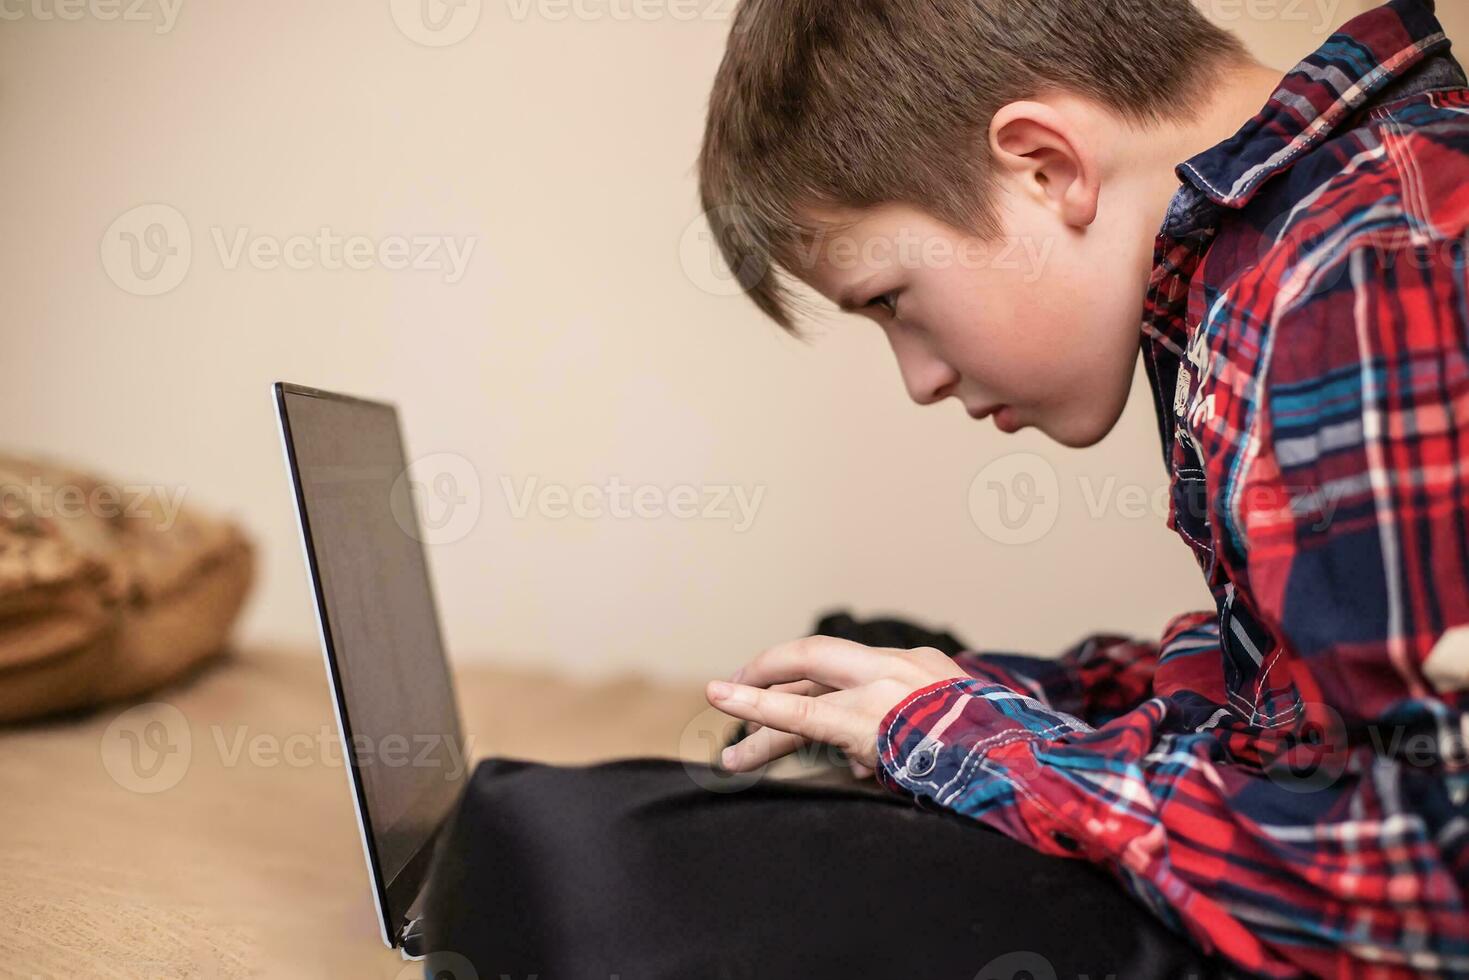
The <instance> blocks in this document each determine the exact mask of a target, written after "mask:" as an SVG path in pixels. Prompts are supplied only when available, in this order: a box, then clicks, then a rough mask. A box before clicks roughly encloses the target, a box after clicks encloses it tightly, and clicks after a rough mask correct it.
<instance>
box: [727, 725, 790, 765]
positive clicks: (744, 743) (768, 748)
mask: <svg viewBox="0 0 1469 980" xmlns="http://www.w3.org/2000/svg"><path fill="white" fill-rule="evenodd" d="M806 744H808V740H807V739H804V738H802V737H801V736H799V735H792V734H791V733H790V732H782V731H779V730H777V729H774V728H770V727H768V726H767V727H762V728H761V729H760V730H759V731H757V732H752V733H750V734H749V735H746V736H745V737H744V738H742V739H740V740H739V741H738V742H736V743H735V744H734V745H731V746H729V747H728V748H726V749H725V750H724V751H723V752H722V753H720V756H719V764H720V765H721V766H723V767H724V768H725V769H728V770H729V771H731V772H749V771H750V770H751V769H759V768H760V767H761V766H763V765H765V764H767V763H770V762H774V761H775V760H776V759H779V758H782V757H784V756H787V755H790V754H791V753H792V752H794V751H796V750H797V749H799V748H801V747H802V746H804V745H806Z"/></svg>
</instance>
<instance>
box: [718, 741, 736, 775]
mask: <svg viewBox="0 0 1469 980" xmlns="http://www.w3.org/2000/svg"><path fill="white" fill-rule="evenodd" d="M734 758H735V750H734V746H733V745H731V746H730V747H729V748H727V749H725V750H724V751H723V752H721V753H719V764H720V765H721V766H723V767H724V768H726V769H728V768H730V766H731V765H732V764H733V762H734Z"/></svg>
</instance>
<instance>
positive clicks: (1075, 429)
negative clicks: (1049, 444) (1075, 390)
mask: <svg viewBox="0 0 1469 980" xmlns="http://www.w3.org/2000/svg"><path fill="white" fill-rule="evenodd" d="M1120 416H1121V413H1120V412H1119V413H1116V414H1113V415H1112V416H1111V417H1110V418H1099V417H1098V416H1097V414H1096V413H1092V414H1090V415H1088V414H1085V413H1082V412H1077V413H1074V414H1072V415H1070V416H1068V417H1066V418H1060V419H1054V418H1053V419H1040V420H1037V421H1036V422H1035V423H1034V424H1035V427H1036V428H1037V429H1039V430H1040V431H1041V432H1043V433H1045V434H1046V435H1047V436H1048V437H1049V438H1051V439H1053V440H1055V441H1056V442H1058V443H1060V444H1061V445H1063V446H1065V447H1066V448H1067V449H1088V448H1090V447H1092V446H1095V445H1096V444H1097V443H1099V442H1101V441H1102V440H1103V439H1105V438H1106V437H1107V434H1108V433H1109V432H1111V431H1112V429H1113V428H1114V427H1115V426H1116V425H1117V419H1118V418H1119V417H1120Z"/></svg>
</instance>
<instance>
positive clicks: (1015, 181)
mask: <svg viewBox="0 0 1469 980" xmlns="http://www.w3.org/2000/svg"><path fill="white" fill-rule="evenodd" d="M990 153H991V155H992V157H993V160H994V164H995V168H996V170H997V171H998V172H999V173H1000V174H1002V175H1008V176H1009V177H1010V178H1011V181H1012V186H1013V187H1015V188H1018V190H1019V192H1020V193H1021V194H1025V195H1028V196H1030V197H1031V198H1032V199H1033V200H1035V201H1036V202H1037V203H1039V204H1042V205H1044V206H1046V207H1049V208H1051V209H1052V210H1053V211H1055V212H1056V214H1057V215H1058V216H1059V217H1060V218H1061V220H1062V221H1064V222H1065V223H1066V224H1068V225H1071V226H1072V227H1075V228H1084V227H1086V226H1088V225H1090V224H1091V223H1092V222H1093V221H1095V220H1096V218H1097V198H1098V197H1099V196H1100V194H1101V181H1100V178H1099V175H1098V167H1097V161H1096V158H1095V156H1094V154H1093V151H1092V148H1091V147H1090V146H1089V145H1088V144H1087V142H1086V141H1085V139H1084V138H1083V137H1082V133H1081V129H1080V127H1079V126H1078V125H1077V124H1076V123H1075V122H1074V121H1073V120H1071V119H1069V118H1068V117H1067V116H1066V115H1065V114H1063V113H1061V112H1058V111H1057V110H1056V109H1055V108H1053V107H1052V106H1049V105H1047V104H1045V103H1044V102H1011V103H1010V104H1009V105H1006V106H1004V107H1003V108H1001V109H1000V111H999V112H997V113H995V117H994V119H992V120H991V121H990Z"/></svg>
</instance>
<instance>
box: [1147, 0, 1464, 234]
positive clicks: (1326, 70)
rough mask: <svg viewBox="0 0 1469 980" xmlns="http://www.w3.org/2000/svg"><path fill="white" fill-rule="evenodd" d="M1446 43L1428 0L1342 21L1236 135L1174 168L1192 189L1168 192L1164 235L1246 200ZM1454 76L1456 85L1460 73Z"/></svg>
mask: <svg viewBox="0 0 1469 980" xmlns="http://www.w3.org/2000/svg"><path fill="white" fill-rule="evenodd" d="M1448 47H1449V39H1448V37H1447V36H1446V35H1445V34H1444V29H1443V26H1442V25H1441V24H1440V23H1439V22H1438V19H1437V18H1436V17H1435V16H1434V0H1391V2H1390V3H1387V4H1385V5H1383V6H1381V7H1377V8H1374V9H1373V10H1370V11H1368V12H1367V13H1365V14H1362V15H1360V16H1358V17H1356V18H1354V19H1352V20H1350V21H1348V22H1347V23H1346V25H1345V26H1343V27H1342V28H1341V30H1339V31H1338V32H1337V33H1335V34H1333V35H1332V36H1331V37H1330V39H1328V40H1327V42H1326V43H1325V44H1323V45H1322V46H1321V47H1320V48H1318V49H1317V50H1316V52H1315V53H1313V54H1312V55H1311V56H1310V57H1308V58H1306V59H1305V60H1304V61H1302V62H1301V63H1300V64H1298V65H1296V66H1295V67H1294V68H1292V69H1291V70H1290V72H1289V73H1288V74H1287V75H1286V76H1285V78H1284V79H1283V80H1282V81H1281V84H1280V87H1279V88H1277V89H1276V90H1275V94H1274V95H1272V96H1271V97H1270V101H1269V102H1267V103H1266V104H1265V107H1264V108H1263V109H1261V110H1260V112H1259V113H1258V114H1257V115H1256V116H1255V117H1254V118H1253V119H1251V120H1250V121H1249V122H1247V123H1245V124H1244V126H1243V127H1241V128H1240V130H1239V132H1237V133H1235V134H1234V135H1233V136H1231V137H1230V138H1229V139H1227V140H1225V141H1224V142H1222V143H1219V144H1218V145H1216V146H1214V147H1211V148H1210V149H1207V150H1205V151H1204V152H1203V153H1200V154H1198V155H1197V156H1194V157H1191V158H1190V159H1188V160H1186V161H1184V162H1183V163H1181V164H1179V165H1178V167H1177V174H1178V177H1179V179H1180V180H1182V181H1183V182H1184V190H1186V191H1187V190H1192V191H1194V192H1195V193H1191V194H1179V195H1178V196H1177V197H1175V199H1174V200H1173V202H1172V203H1171V204H1170V206H1169V208H1168V214H1167V217H1166V218H1165V220H1164V228H1163V230H1164V232H1165V233H1167V234H1171V235H1172V236H1173V237H1182V236H1183V235H1184V234H1187V233H1188V232H1189V231H1191V230H1193V229H1195V228H1196V227H1197V226H1198V222H1199V219H1200V218H1201V217H1202V215H1203V213H1204V212H1207V211H1211V210H1212V208H1210V207H1209V205H1210V204H1211V203H1212V204H1213V205H1218V206H1221V207H1227V208H1240V207H1243V206H1244V205H1246V204H1248V203H1249V201H1250V200H1251V198H1253V197H1254V195H1255V192H1256V191H1258V190H1259V188H1260V187H1261V186H1262V185H1263V184H1264V183H1265V182H1266V181H1268V180H1269V179H1270V178H1271V177H1274V176H1275V175H1277V174H1279V173H1282V172H1284V171H1285V170H1288V169H1289V168H1290V167H1291V165H1292V164H1293V163H1295V161H1296V160H1298V159H1300V157H1301V155H1302V154H1303V153H1304V152H1305V151H1307V150H1308V149H1310V148H1311V147H1312V146H1314V145H1315V144H1316V143H1318V142H1320V141H1321V140H1323V139H1324V138H1325V137H1326V136H1327V135H1328V134H1330V133H1331V132H1332V131H1333V130H1335V129H1336V128H1337V127H1338V126H1340V125H1341V123H1342V122H1343V121H1344V120H1346V119H1348V118H1349V117H1350V116H1351V115H1352V114H1353V113H1354V112H1355V111H1356V110H1357V109H1359V108H1361V107H1362V106H1364V105H1366V104H1367V103H1368V102H1369V101H1370V100H1372V99H1373V98H1374V97H1375V96H1378V95H1380V94H1382V93H1383V92H1384V90H1386V89H1388V88H1389V87H1390V86H1392V85H1393V83H1395V82H1397V81H1399V80H1401V79H1403V78H1404V76H1406V75H1407V74H1409V73H1410V72H1412V70H1413V69H1414V68H1416V67H1418V66H1419V64H1420V63H1421V62H1423V61H1424V59H1426V58H1428V57H1430V56H1431V55H1435V54H1438V53H1440V52H1442V51H1445V50H1447V49H1448ZM1435 74H1437V73H1435ZM1455 74H1456V75H1457V78H1458V79H1459V81H1460V84H1462V79H1463V73H1462V72H1461V71H1458V70H1457V69H1455ZM1437 81H1438V83H1439V84H1447V83H1446V82H1445V81H1444V80H1443V79H1442V78H1439V79H1437ZM1402 94H1410V93H1407V92H1404V93H1402Z"/></svg>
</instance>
